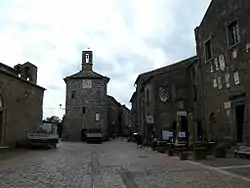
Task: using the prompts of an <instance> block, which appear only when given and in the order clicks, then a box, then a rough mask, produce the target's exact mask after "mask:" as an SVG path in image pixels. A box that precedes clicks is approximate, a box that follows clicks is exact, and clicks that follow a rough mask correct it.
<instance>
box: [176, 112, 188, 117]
mask: <svg viewBox="0 0 250 188" xmlns="http://www.w3.org/2000/svg"><path fill="white" fill-rule="evenodd" d="M177 116H187V112H186V111H178V112H177Z"/></svg>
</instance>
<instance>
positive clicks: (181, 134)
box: [178, 132, 186, 138]
mask: <svg viewBox="0 0 250 188" xmlns="http://www.w3.org/2000/svg"><path fill="white" fill-rule="evenodd" d="M178 137H179V138H185V137H186V132H179V135H178Z"/></svg>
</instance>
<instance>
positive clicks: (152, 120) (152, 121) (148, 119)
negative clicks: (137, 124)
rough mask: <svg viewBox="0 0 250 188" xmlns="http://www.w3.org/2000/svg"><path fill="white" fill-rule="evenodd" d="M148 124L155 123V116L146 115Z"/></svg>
mask: <svg viewBox="0 0 250 188" xmlns="http://www.w3.org/2000/svg"><path fill="white" fill-rule="evenodd" d="M146 122H147V123H148V124H153V123H154V116H152V115H146Z"/></svg>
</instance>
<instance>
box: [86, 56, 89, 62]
mask: <svg viewBox="0 0 250 188" xmlns="http://www.w3.org/2000/svg"><path fill="white" fill-rule="evenodd" d="M86 63H89V54H86Z"/></svg>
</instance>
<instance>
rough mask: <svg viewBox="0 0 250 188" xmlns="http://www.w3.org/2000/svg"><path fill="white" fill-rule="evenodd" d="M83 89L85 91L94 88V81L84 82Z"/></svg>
mask: <svg viewBox="0 0 250 188" xmlns="http://www.w3.org/2000/svg"><path fill="white" fill-rule="evenodd" d="M82 88H84V89H89V88H92V80H82Z"/></svg>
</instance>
